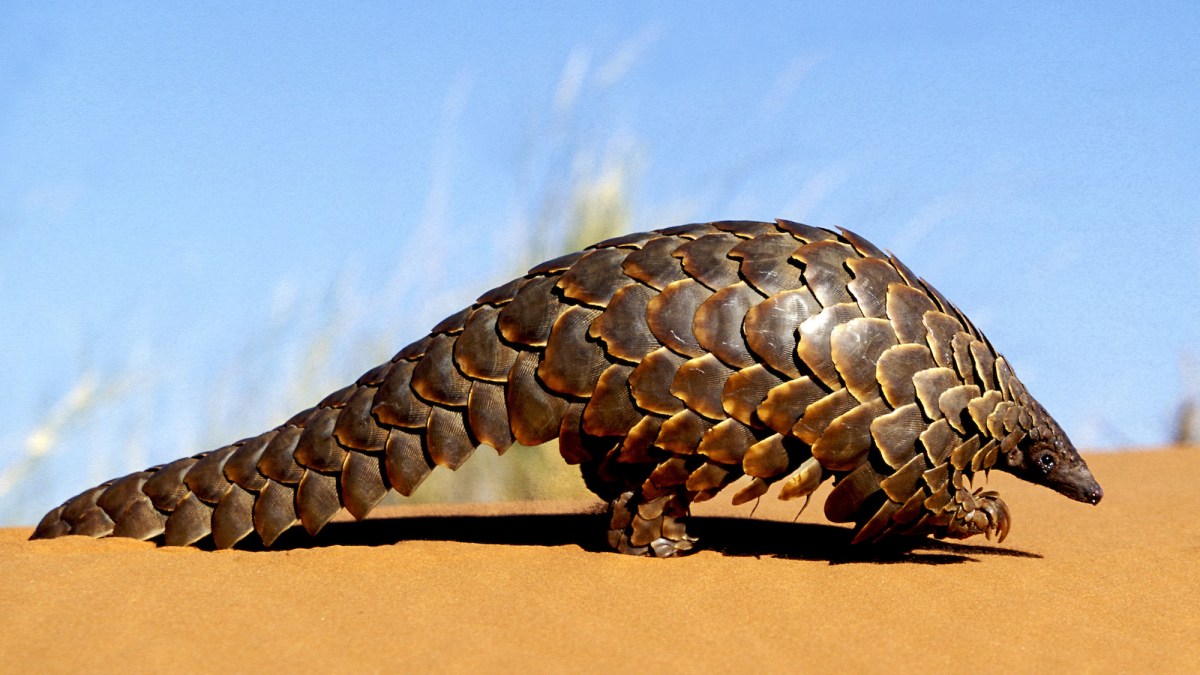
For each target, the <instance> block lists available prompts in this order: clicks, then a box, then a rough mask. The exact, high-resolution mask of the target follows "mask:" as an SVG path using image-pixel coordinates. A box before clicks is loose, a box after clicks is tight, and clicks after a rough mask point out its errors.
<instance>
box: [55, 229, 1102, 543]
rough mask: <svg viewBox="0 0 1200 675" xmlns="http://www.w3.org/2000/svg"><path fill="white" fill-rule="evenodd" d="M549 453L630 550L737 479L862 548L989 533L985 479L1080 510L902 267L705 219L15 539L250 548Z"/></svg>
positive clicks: (490, 301) (650, 235)
mask: <svg viewBox="0 0 1200 675" xmlns="http://www.w3.org/2000/svg"><path fill="white" fill-rule="evenodd" d="M555 438H557V439H558V440H559V451H560V454H561V455H562V457H563V459H564V461H566V462H568V463H572V464H579V465H580V468H581V471H582V472H583V476H584V480H585V483H586V484H587V485H588V486H589V487H590V488H591V489H592V490H594V491H595V492H596V493H597V494H599V495H601V496H602V497H603V498H604V499H607V500H610V508H611V517H610V520H609V527H610V531H609V534H608V540H609V542H610V543H611V544H612V546H613V547H614V548H616V549H617V550H619V551H622V552H626V553H632V554H638V555H656V556H663V557H666V556H672V555H679V554H683V553H687V552H689V551H691V550H694V547H695V540H694V539H692V538H691V537H689V536H687V534H686V529H685V527H684V518H685V516H686V514H687V512H688V506H689V504H691V503H693V502H699V501H704V500H706V499H710V498H712V497H713V496H714V495H716V494H717V493H718V492H719V491H721V490H723V489H724V488H725V487H726V486H728V485H730V484H732V483H734V482H735V481H738V479H739V478H741V477H742V476H747V478H748V480H742V481H738V484H739V485H741V486H742V487H741V488H740V489H739V490H738V491H737V492H736V494H734V495H732V501H733V503H735V504H740V503H744V502H747V501H751V500H754V499H757V498H760V497H762V496H763V495H765V494H767V493H768V490H769V488H770V487H771V485H772V484H775V483H779V487H778V493H777V494H778V497H779V498H780V499H798V498H800V497H805V498H809V497H811V495H812V494H813V493H814V492H815V491H816V489H817V487H818V486H819V485H820V484H821V483H822V482H823V481H824V480H826V479H829V478H834V480H835V486H834V488H833V491H832V492H831V493H830V496H829V497H828V499H827V500H826V504H825V510H826V515H827V516H828V517H829V518H830V519H831V520H834V521H837V522H853V523H855V525H856V527H857V531H856V535H855V537H854V540H855V541H856V542H873V541H878V540H880V539H883V538H886V537H888V536H891V535H893V534H933V535H936V536H950V537H966V536H971V535H974V534H985V535H987V536H989V537H991V536H993V535H997V534H998V535H999V537H1000V538H1001V539H1002V538H1003V537H1004V536H1005V535H1006V534H1007V533H1008V528H1009V523H1010V522H1011V516H1010V513H1009V510H1008V507H1007V506H1006V505H1005V504H1004V503H1003V502H1002V501H1001V500H1000V499H999V497H998V496H997V495H996V493H994V492H989V491H982V489H975V490H974V491H972V489H971V485H972V483H974V482H976V481H977V480H978V476H977V474H980V473H982V474H984V475H985V476H986V474H987V473H988V472H989V471H991V470H997V469H1000V470H1010V471H1013V472H1014V473H1017V474H1018V475H1020V476H1022V477H1025V478H1027V479H1031V480H1035V481H1039V482H1043V483H1045V484H1047V485H1050V486H1052V487H1055V488H1056V489H1059V490H1060V491H1062V492H1064V493H1065V494H1068V495H1071V496H1073V497H1074V498H1077V499H1081V500H1083V501H1092V502H1095V501H1098V500H1099V495H1100V491H1099V487H1098V486H1096V485H1095V482H1094V481H1093V480H1092V479H1091V477H1090V474H1088V473H1087V469H1086V465H1085V464H1083V462H1082V460H1081V459H1079V458H1078V455H1077V454H1075V451H1074V449H1073V448H1071V446H1070V442H1069V441H1068V440H1066V437H1065V436H1064V435H1063V434H1062V431H1061V429H1059V428H1058V426H1057V425H1056V424H1055V423H1054V422H1053V420H1052V419H1050V418H1049V416H1048V415H1047V414H1046V413H1045V411H1044V410H1043V409H1042V408H1041V406H1040V405H1038V404H1037V402H1036V401H1035V400H1034V399H1033V398H1032V397H1030V396H1029V394H1028V392H1027V391H1026V390H1025V387H1024V386H1023V385H1022V384H1021V382H1020V380H1018V379H1017V378H1016V376H1015V375H1013V373H1012V370H1011V367H1010V366H1009V364H1008V362H1007V361H1006V360H1005V359H1003V358H1002V357H1000V356H999V355H998V354H997V353H996V351H995V350H994V348H993V347H992V345H991V344H990V343H989V342H988V341H987V338H986V337H984V336H983V335H982V333H980V332H979V330H978V329H977V328H976V327H975V326H974V325H973V324H972V323H971V322H970V321H969V320H968V319H967V318H966V317H965V316H963V314H962V312H961V311H959V310H958V308H957V307H955V306H954V305H953V304H951V303H950V302H949V301H948V300H946V298H945V297H943V296H942V295H941V294H940V293H938V292H937V291H936V290H935V289H933V287H932V286H930V285H929V284H927V283H926V282H924V281H923V280H921V279H920V278H919V277H917V276H916V275H915V274H913V272H912V271H911V270H909V269H908V268H907V267H905V266H904V265H903V263H901V262H900V261H899V260H897V259H895V258H894V257H891V256H888V255H886V254H885V253H884V252H883V251H882V250H881V249H879V248H878V247H876V246H874V245H873V244H871V243H870V242H868V241H866V240H865V239H863V238H861V237H859V236H858V235H856V234H854V233H852V232H849V231H844V230H843V231H841V232H840V233H837V232H831V231H829V230H823V229H820V228H815V227H811V226H808V225H803V224H800V223H795V222H791V221H786V220H779V221H776V222H774V223H757V222H745V221H721V222H715V223H700V224H693V225H686V226H680V227H676V228H667V229H664V230H659V231H657V232H647V233H639V234H631V235H625V236H621V237H615V238H612V239H609V240H606V241H603V242H600V243H599V244H596V245H595V246H593V247H591V248H590V249H588V250H586V251H580V252H577V253H571V254H568V255H565V256H561V257H559V258H555V259H553V260H550V261H547V262H545V263H542V264H539V265H536V266H534V267H533V268H532V269H531V270H530V271H529V273H528V274H527V275H525V276H524V277H521V278H518V279H514V280H512V281H510V282H508V283H505V284H501V285H499V286H497V287H495V288H493V289H492V290H490V291H487V292H486V293H484V294H482V295H480V296H479V298H478V300H477V301H476V303H475V304H473V305H471V306H470V307H467V308H464V309H462V310H461V311H459V312H456V313H454V314H451V315H449V316H448V317H446V319H444V320H442V321H441V322H439V323H438V324H437V325H435V326H434V327H433V329H432V330H431V331H430V333H429V334H427V335H425V336H424V337H420V338H418V339H416V340H415V341H413V342H411V343H410V344H409V345H407V346H405V347H404V348H403V349H401V350H400V351H399V352H397V353H396V355H395V356H394V357H393V358H392V359H391V360H390V361H388V362H387V363H383V364H380V365H379V366H376V367H375V368H371V369H370V370H368V371H366V372H365V373H364V374H363V375H362V376H361V377H359V378H358V379H357V380H356V381H355V382H354V384H352V385H350V386H347V387H344V388H342V389H339V390H337V391H335V392H333V393H332V394H330V395H329V396H326V397H325V398H324V399H322V400H321V401H320V402H319V403H318V404H317V405H316V406H314V407H312V408H309V409H306V410H303V411H301V412H299V413H297V414H296V415H294V416H292V418H291V419H289V420H288V421H287V422H285V423H284V424H282V425H280V426H279V427H277V428H276V429H273V430H271V431H268V432H266V433H264V434H262V435H259V436H256V437H253V438H248V439H245V440H242V441H238V442H236V443H233V444H231V445H227V446H224V447H221V448H219V449H217V450H214V451H212V452H209V453H203V454H199V455H196V456H194V457H188V458H184V459H181V460H177V461H175V462H171V463H168V464H166V465H163V466H158V467H153V468H152V469H148V470H146V471H143V472H138V473H135V474H131V475H129V476H127V477H124V478H121V479H118V480H114V481H109V482H107V483H104V484H102V485H100V486H98V487H96V488H93V489H91V490H88V491H86V492H83V493H82V494H80V495H79V496H77V497H75V498H72V499H70V500H68V501H67V502H66V503H64V504H63V505H62V506H60V507H58V508H56V509H54V510H52V511H50V512H49V513H48V514H47V515H46V517H45V518H43V520H42V522H41V523H39V525H38V527H37V529H36V531H35V533H34V537H35V538H49V537H56V536H61V535H65V534H85V535H91V536H109V535H112V536H127V537H135V538H139V539H155V540H157V541H160V542H162V543H165V544H168V545H190V544H195V543H197V542H200V541H202V540H206V539H207V538H208V537H210V536H211V541H212V543H213V545H214V546H216V547H217V548H228V547H231V546H235V545H237V543H238V542H239V541H242V540H243V539H244V538H246V537H248V536H250V535H252V534H257V536H258V537H259V538H260V539H261V541H262V542H263V543H264V544H265V545H267V546H270V545H272V544H273V543H274V542H275V541H276V539H277V538H278V537H279V536H280V535H281V534H282V533H283V532H285V531H287V530H288V529H289V528H292V527H294V526H295V525H297V524H299V525H302V526H303V527H304V529H305V530H306V531H308V532H310V533H314V534H315V533H316V532H318V531H319V530H320V529H321V528H322V527H324V525H325V524H326V523H328V522H329V521H330V520H331V519H332V518H334V517H335V516H336V515H337V513H338V512H339V511H340V510H341V509H346V510H347V511H348V512H349V513H350V514H351V515H352V516H353V517H355V518H363V517H365V516H366V515H367V514H368V513H369V512H370V511H371V509H373V508H374V507H375V506H376V505H377V504H378V503H379V502H380V501H381V500H382V499H383V498H384V497H385V495H386V494H387V493H388V491H390V490H395V491H396V492H398V493H400V494H401V495H404V496H408V495H412V494H413V492H414V491H415V490H417V489H418V488H419V486H420V485H421V484H422V483H423V482H424V480H425V479H426V478H427V477H428V476H429V475H430V474H431V472H432V471H433V470H434V469H435V468H436V467H438V466H444V467H447V468H450V469H455V468H457V467H459V466H461V465H462V464H463V463H464V462H466V461H467V460H468V459H469V458H470V457H471V456H472V455H473V453H474V452H475V450H476V448H477V447H478V446H479V445H482V444H487V445H489V446H492V447H494V448H495V449H496V450H497V451H498V452H501V453H502V452H504V451H505V450H506V449H507V448H508V447H509V446H511V445H512V444H513V443H522V444H524V445H538V444H541V443H545V442H547V441H550V440H553V439H555ZM1047 444H1049V445H1047ZM1046 448H1050V449H1051V451H1052V452H1056V453H1058V455H1057V458H1058V459H1059V461H1060V462H1061V463H1062V464H1061V465H1060V466H1061V467H1062V471H1061V472H1060V471H1058V470H1055V471H1054V472H1050V473H1048V474H1047V475H1046V476H1045V477H1041V476H1042V473H1031V468H1030V467H1031V464H1022V462H1029V463H1032V462H1033V461H1034V458H1035V457H1040V456H1041V454H1039V453H1044V452H1046ZM1060 474H1061V475H1060Z"/></svg>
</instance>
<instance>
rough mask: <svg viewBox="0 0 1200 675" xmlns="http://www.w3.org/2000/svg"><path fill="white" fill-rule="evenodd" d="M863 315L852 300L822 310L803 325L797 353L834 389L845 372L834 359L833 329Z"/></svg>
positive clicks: (809, 367)
mask: <svg viewBox="0 0 1200 675" xmlns="http://www.w3.org/2000/svg"><path fill="white" fill-rule="evenodd" d="M858 318H862V312H860V311H859V310H858V305H856V304H854V303H852V302H849V303H842V304H837V305H831V306H829V307H826V308H825V309H823V310H821V313H820V314H818V315H816V316H814V317H812V318H810V319H808V320H806V321H805V322H804V323H802V324H800V341H799V342H798V343H796V355H797V356H799V357H800V360H801V361H802V362H803V363H804V365H805V366H807V367H808V371H809V372H811V373H813V374H815V375H816V376H817V378H818V379H819V380H820V381H821V382H823V383H824V384H825V386H827V387H829V388H830V389H836V388H838V387H840V386H841V384H842V379H841V375H840V374H839V373H838V371H837V365H836V364H835V363H834V362H833V342H832V337H833V329H834V328H836V327H838V326H840V325H841V324H844V323H849V322H850V321H852V320H854V319H858Z"/></svg>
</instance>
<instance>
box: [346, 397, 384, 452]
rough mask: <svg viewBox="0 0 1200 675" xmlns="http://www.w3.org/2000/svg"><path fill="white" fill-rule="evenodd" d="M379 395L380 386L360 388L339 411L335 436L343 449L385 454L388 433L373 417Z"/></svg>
mask: <svg viewBox="0 0 1200 675" xmlns="http://www.w3.org/2000/svg"><path fill="white" fill-rule="evenodd" d="M377 393H378V386H375V387H370V386H360V387H358V388H357V389H356V390H355V392H354V395H353V396H351V397H350V400H349V401H347V402H346V405H345V407H343V408H342V409H341V411H339V413H338V416H337V421H336V422H335V424H334V427H333V435H334V438H335V439H336V442H337V443H339V444H340V445H341V446H342V447H344V448H347V449H350V450H361V451H363V452H374V453H381V452H383V445H384V443H386V442H387V433H388V432H387V429H386V428H384V427H382V426H380V425H379V422H377V421H376V420H375V418H374V417H373V416H372V415H371V410H372V409H373V408H374V407H375V395H376V394H377Z"/></svg>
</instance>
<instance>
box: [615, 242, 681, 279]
mask: <svg viewBox="0 0 1200 675" xmlns="http://www.w3.org/2000/svg"><path fill="white" fill-rule="evenodd" d="M688 241H689V240H687V239H683V238H681V237H658V238H656V239H651V240H650V241H648V242H646V243H645V245H643V246H642V248H640V249H639V250H637V251H634V252H633V253H630V254H629V255H628V256H627V257H626V258H625V261H624V262H622V263H621V270H622V271H623V272H624V273H625V275H626V276H628V277H629V278H630V279H634V280H636V281H640V282H642V283H643V284H646V285H647V286H649V287H650V288H653V289H654V290H656V291H661V290H663V289H664V288H666V287H667V286H668V285H669V284H671V283H672V282H675V281H682V280H684V279H686V278H687V275H686V274H684V273H683V266H682V265H681V264H680V263H679V259H678V258H676V257H674V256H673V255H671V254H672V253H674V252H675V249H677V248H679V247H680V246H681V245H683V244H685V243H687V242H688Z"/></svg>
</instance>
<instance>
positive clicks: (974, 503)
mask: <svg viewBox="0 0 1200 675" xmlns="http://www.w3.org/2000/svg"><path fill="white" fill-rule="evenodd" d="M961 494H962V497H961V498H957V497H956V501H957V502H958V510H956V511H955V512H954V513H953V515H952V516H951V518H950V523H949V524H948V525H947V526H946V536H948V537H953V538H955V539H966V538H967V537H973V536H975V535H977V534H982V535H985V536H986V537H987V538H988V540H989V541H991V540H992V538H993V536H995V537H996V541H997V542H1002V541H1004V540H1005V538H1007V537H1008V531H1009V528H1011V527H1012V513H1011V512H1010V511H1009V510H1008V504H1005V503H1004V500H1002V499H1000V494H999V493H997V492H994V491H991V490H988V491H987V492H981V491H980V490H976V491H975V493H974V494H971V493H967V492H966V491H963V492H962V493H961Z"/></svg>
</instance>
